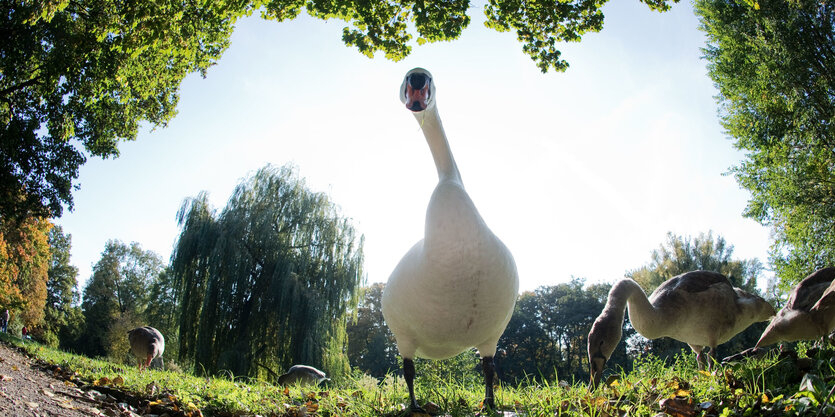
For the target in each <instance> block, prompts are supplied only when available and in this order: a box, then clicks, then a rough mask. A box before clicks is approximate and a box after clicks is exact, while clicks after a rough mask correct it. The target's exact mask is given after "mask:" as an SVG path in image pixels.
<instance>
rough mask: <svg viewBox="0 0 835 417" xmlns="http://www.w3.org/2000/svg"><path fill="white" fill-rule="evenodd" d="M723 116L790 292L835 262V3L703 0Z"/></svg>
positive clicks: (751, 205) (737, 172)
mask: <svg viewBox="0 0 835 417" xmlns="http://www.w3.org/2000/svg"><path fill="white" fill-rule="evenodd" d="M696 12H697V13H698V15H699V16H700V18H701V22H702V29H703V30H704V31H705V33H706V34H707V37H708V43H707V47H706V48H705V50H704V52H705V57H706V59H707V60H708V70H709V74H710V77H711V78H712V79H713V81H714V83H715V85H716V87H717V88H718V89H719V96H718V100H719V104H720V116H721V119H722V124H723V126H724V128H725V129H726V130H727V133H728V135H730V136H731V138H732V139H733V141H734V145H735V146H736V148H737V149H739V150H741V151H742V152H744V154H745V157H744V159H743V160H742V162H740V163H739V164H738V165H736V166H734V167H732V168H731V173H733V175H734V176H735V177H736V180H737V182H738V183H739V184H740V185H741V186H742V187H743V188H745V189H747V190H748V191H750V192H751V198H750V200H749V201H748V206H747V207H746V209H745V213H744V214H745V216H747V217H750V218H752V219H755V220H757V221H759V222H760V223H762V224H763V225H768V226H770V227H771V229H772V231H773V236H774V242H773V245H772V249H771V256H772V259H771V263H772V264H773V266H774V267H775V271H776V272H777V274H778V275H779V276H780V277H781V278H782V285H783V288H784V289H788V288H790V287H792V286H793V284H794V283H796V282H798V281H799V280H800V279H802V278H803V277H805V276H806V275H807V274H809V273H810V272H812V271H814V270H815V269H817V268H820V267H824V266H831V265H833V264H835V234H833V233H832V231H833V230H835V47H833V45H835V26H833V25H835V7H833V5H832V4H831V3H829V2H826V1H813V0H799V1H783V0H763V1H759V0H698V1H696Z"/></svg>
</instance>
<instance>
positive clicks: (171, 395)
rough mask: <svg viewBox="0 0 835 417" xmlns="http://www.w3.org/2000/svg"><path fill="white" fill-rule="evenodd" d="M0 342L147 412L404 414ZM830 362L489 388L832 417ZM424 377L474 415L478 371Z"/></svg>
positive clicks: (423, 397) (529, 398)
mask: <svg viewBox="0 0 835 417" xmlns="http://www.w3.org/2000/svg"><path fill="white" fill-rule="evenodd" d="M4 336H5V335H4ZM3 340H5V341H6V342H7V343H10V344H14V345H17V346H22V347H23V349H25V351H26V352H27V353H28V354H29V355H30V356H33V357H35V358H37V359H39V360H40V361H42V362H45V363H47V364H51V365H52V366H51V368H52V369H53V372H55V373H56V374H59V375H61V376H63V377H64V378H67V379H70V380H72V381H74V382H76V383H77V384H80V385H94V386H95V385H98V386H102V387H105V388H102V389H107V390H119V391H123V392H126V393H128V394H130V395H131V396H134V397H137V398H140V399H141V400H142V401H144V402H145V404H146V405H147V404H148V403H149V402H150V403H151V404H157V405H159V406H167V407H169V408H168V409H174V410H179V411H181V412H182V414H184V415H193V416H194V415H201V414H202V415H207V416H211V415H215V416H230V415H235V416H237V415H262V416H282V417H284V416H287V417H297V416H302V415H305V414H308V415H315V416H323V417H331V416H385V417H393V416H400V415H403V414H406V413H405V412H404V408H405V404H406V403H407V394H406V385H405V383H404V382H403V380H402V379H401V378H398V377H393V376H388V377H387V378H385V379H384V380H383V381H382V382H380V381H378V380H376V379H374V378H371V377H369V376H366V375H362V374H359V373H355V374H354V375H352V376H350V377H348V378H345V379H344V380H342V381H334V382H333V383H332V384H331V385H330V386H329V387H327V388H318V389H314V388H311V387H299V386H293V387H289V388H287V389H285V388H282V387H276V386H274V385H271V384H267V383H264V382H258V381H249V382H243V381H242V380H241V379H240V378H230V377H226V378H224V377H211V378H205V377H196V376H193V375H189V374H186V373H181V372H171V371H159V370H148V371H144V372H138V370H137V369H136V367H133V366H125V365H120V364H114V363H111V362H108V361H104V360H96V359H89V358H86V357H83V356H77V355H72V354H69V353H65V352H62V351H59V350H55V349H50V348H47V347H44V346H41V345H38V344H35V343H26V344H25V345H24V344H22V343H21V342H20V340H19V339H12V338H9V337H4V338H3ZM800 351H801V353H803V352H805V350H804V349H800ZM801 356H802V355H801ZM831 356H832V352H831V351H830V352H820V353H816V354H815V355H813V356H812V357H811V358H809V359H801V361H802V362H805V363H804V365H811V368H810V369H809V373H808V374H807V375H806V376H803V375H802V373H801V372H800V371H799V367H798V364H797V363H796V361H795V360H793V359H790V358H789V359H782V360H781V359H779V358H778V355H777V354H776V353H772V354H769V355H766V356H765V357H763V358H759V359H750V360H747V361H744V362H742V363H738V364H734V365H729V366H725V367H720V369H721V370H720V371H717V372H715V373H713V374H710V373H707V372H700V371H698V370H697V369H696V367H695V360H694V358H693V355H692V354H682V355H681V356H679V357H678V358H677V359H676V360H675V361H674V362H673V363H672V364H671V365H667V364H665V363H664V362H662V361H661V360H658V359H655V358H644V359H640V360H638V361H637V362H636V363H635V366H634V370H633V371H632V372H630V373H628V374H627V373H624V372H621V373H620V374H617V373H616V374H614V376H612V377H610V378H609V380H608V381H607V384H603V386H601V387H600V388H598V389H597V390H596V391H594V392H589V391H588V389H587V387H586V386H585V384H583V383H575V384H567V383H565V382H557V381H552V382H550V383H547V384H538V385H537V384H520V385H519V386H506V385H504V386H499V387H497V388H496V401H497V404H498V405H499V407H500V408H501V409H502V410H504V411H510V412H513V413H515V414H516V415H519V416H526V417H528V416H530V417H546V416H547V417H554V416H592V417H604V416H605V417H610V416H623V415H629V416H654V415H656V414H657V413H658V412H660V411H666V412H667V413H668V414H669V415H682V416H709V415H714V416H758V415H774V416H777V415H780V416H782V415H788V416H815V415H818V412H819V411H822V412H821V413H820V415H831V414H832V413H833V412H835V407H833V406H832V405H831V403H832V400H833V398H828V397H830V395H829V394H830V390H832V388H833V384H835V381H833V366H832V365H831V363H830V358H831ZM425 371H426V372H425V373H424V374H425V377H422V374H421V368H420V367H419V368H418V380H417V386H416V392H417V396H418V399H419V402H421V403H424V402H426V401H431V402H433V403H434V404H437V406H438V407H439V409H440V412H441V413H443V414H444V415H449V416H452V417H457V416H473V415H476V414H477V413H478V412H479V410H480V406H481V404H480V402H481V399H482V396H483V387H482V386H481V384H480V383H479V380H480V376H479V375H478V374H476V373H475V371H473V372H472V373H468V372H466V371H450V372H449V375H451V376H450V377H447V378H444V377H443V375H444V370H443V369H431V370H430V369H427V370H425ZM824 403H825V405H824V406H823V407H821V405H822V404H824ZM662 407H663V408H662ZM822 408H823V410H822ZM198 410H199V411H198ZM675 410H679V413H678V414H677V413H676V411H675ZM682 410H684V411H682Z"/></svg>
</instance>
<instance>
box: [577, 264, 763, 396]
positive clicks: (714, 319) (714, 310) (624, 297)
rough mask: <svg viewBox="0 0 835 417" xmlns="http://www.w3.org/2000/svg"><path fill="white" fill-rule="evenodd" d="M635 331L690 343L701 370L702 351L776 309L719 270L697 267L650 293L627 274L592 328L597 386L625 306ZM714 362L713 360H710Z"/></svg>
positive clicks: (615, 341) (618, 335) (593, 373)
mask: <svg viewBox="0 0 835 417" xmlns="http://www.w3.org/2000/svg"><path fill="white" fill-rule="evenodd" d="M627 306H628V309H629V321H630V323H632V326H633V327H634V328H635V330H636V331H637V332H638V333H639V334H641V335H642V336H644V337H646V338H647V339H657V338H660V337H671V338H673V339H676V340H679V341H682V342H684V343H687V344H688V345H690V348H691V349H693V352H695V353H696V357H697V359H698V365H699V369H703V368H704V362H705V360H706V358H705V357H704V356H703V353H702V350H703V349H704V348H705V347H710V351H711V355H712V354H714V352H715V351H716V346H718V345H720V344H722V343H725V342H727V341H728V340H730V339H731V338H732V337H734V336H735V335H736V334H738V333H739V332H741V331H743V330H745V329H746V328H747V327H748V326H750V325H751V324H753V323H756V322H758V321H765V320H768V318H769V317H771V316H773V315H774V308H773V307H772V306H771V305H770V304H768V302H766V301H765V300H763V299H762V297H759V296H757V295H754V294H749V293H747V292H745V291H743V290H741V289H739V288H735V287H733V286H732V285H731V283H730V281H728V279H727V278H726V277H725V276H723V275H721V274H718V273H715V272H709V271H693V272H687V273H685V274H682V275H679V276H676V277H673V278H670V279H669V280H667V281H665V282H664V283H663V284H661V285H660V286H659V287H658V288H657V289H656V290H655V291H653V293H652V294H651V295H650V297H649V298H647V296H646V294H645V293H644V291H643V289H641V287H640V286H639V285H638V283H637V282H635V281H633V280H631V279H624V280H621V281H619V282H618V283H616V284H615V285H614V286H613V287H612V289H611V290H610V291H609V297H608V300H607V301H606V307H605V308H604V309H603V312H602V313H600V316H598V317H597V319H596V320H595V322H594V324H593V325H592V328H591V332H590V333H589V340H588V343H589V345H588V348H589V363H590V365H591V376H592V385H596V384H597V382H598V381H599V379H600V375H601V374H602V372H603V367H604V365H605V362H606V360H608V359H609V357H610V356H611V355H612V352H614V350H615V347H616V346H617V344H618V342H620V339H621V335H622V333H621V328H622V326H623V319H624V313H625V309H626V308H627ZM708 365H709V366H711V367H712V362H709V363H708Z"/></svg>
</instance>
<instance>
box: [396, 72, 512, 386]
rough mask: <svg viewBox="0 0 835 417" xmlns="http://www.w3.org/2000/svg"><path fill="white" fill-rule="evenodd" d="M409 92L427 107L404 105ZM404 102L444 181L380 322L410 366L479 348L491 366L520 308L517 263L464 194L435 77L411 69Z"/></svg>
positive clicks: (398, 269) (398, 271)
mask: <svg viewBox="0 0 835 417" xmlns="http://www.w3.org/2000/svg"><path fill="white" fill-rule="evenodd" d="M415 73H419V75H418V76H421V74H422V76H423V77H425V78H426V79H427V80H428V81H426V82H427V84H426V87H425V88H420V87H416V88H412V87H411V86H410V85H409V79H410V76H412V74H415ZM421 85H423V84H421ZM407 91H408V93H409V95H418V96H420V97H421V100H425V101H423V102H421V103H418V102H415V103H411V102H407V99H406V95H407ZM401 100H403V101H404V103H406V104H407V107H409V108H410V109H411V110H412V111H414V112H415V113H414V115H415V118H416V119H417V120H418V123H419V124H420V126H421V128H422V130H423V133H424V136H425V137H426V141H427V144H428V145H429V149H430V151H431V153H432V157H433V159H434V161H435V166H436V168H437V170H438V178H439V180H438V185H437V186H436V187H435V191H434V192H433V193H432V196H431V198H430V200H429V206H428V208H427V210H426V225H425V231H424V238H423V239H422V240H420V241H419V242H417V243H416V244H415V245H414V246H413V247H412V248H411V249H410V250H409V251H408V252H407V253H406V255H405V256H403V258H402V259H401V260H400V263H398V265H397V267H396V268H395V269H394V271H393V272H392V274H391V276H390V277H389V280H388V283H387V284H386V287H385V289H384V290H383V296H382V310H383V316H384V318H385V320H386V324H387V325H388V326H389V328H390V329H391V331H392V333H394V336H395V339H396V340H397V348H398V350H399V352H400V355H401V356H403V358H404V359H406V360H411V359H413V358H414V357H416V356H419V357H423V358H429V359H443V358H449V357H452V356H455V355H457V354H459V353H461V352H463V351H465V350H467V349H469V348H471V347H475V348H477V349H478V351H479V354H480V355H481V356H482V358H490V360H491V361H492V356H493V355H494V354H495V352H496V344H497V343H498V340H499V337H501V335H502V332H504V329H505V327H506V326H507V323H508V321H510V316H511V315H512V314H513V307H514V305H515V303H516V296H517V293H518V290H519V279H518V277H517V273H516V264H515V263H514V261H513V256H512V255H511V254H510V251H509V250H508V249H507V247H505V245H504V244H503V243H502V242H501V241H500V240H499V239H498V238H497V237H496V236H495V235H493V233H492V232H491V231H490V229H489V228H488V227H487V224H485V222H484V220H483V219H482V218H481V216H480V215H479V213H478V210H477V209H476V207H475V205H474V204H473V202H472V200H471V199H470V197H469V195H467V192H466V191H465V190H464V185H463V183H462V181H461V176H460V174H459V172H458V168H457V166H456V164H455V160H454V159H453V157H452V152H451V151H450V148H449V143H448V142H447V139H446V135H445V134H444V130H443V126H442V125H441V119H440V117H439V115H438V110H437V107H436V106H435V105H434V84H432V82H431V75H429V73H428V72H427V71H426V70H423V69H419V68H416V69H414V70H412V71H410V72H409V73H408V74H407V75H406V80H404V83H403V87H402V88H401ZM409 100H410V99H409ZM424 106H426V107H424ZM491 363H492V362H491ZM491 372H492V371H491ZM491 378H492V376H491Z"/></svg>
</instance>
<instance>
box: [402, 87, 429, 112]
mask: <svg viewBox="0 0 835 417" xmlns="http://www.w3.org/2000/svg"><path fill="white" fill-rule="evenodd" d="M427 103H429V82H426V83H425V84H424V86H423V87H422V88H419V89H416V88H413V87H412V85H411V83H408V82H407V83H406V108H407V109H409V110H411V111H413V112H419V111H424V110H426V104H427Z"/></svg>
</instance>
